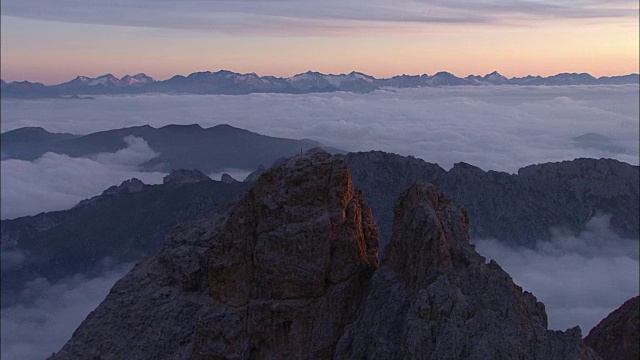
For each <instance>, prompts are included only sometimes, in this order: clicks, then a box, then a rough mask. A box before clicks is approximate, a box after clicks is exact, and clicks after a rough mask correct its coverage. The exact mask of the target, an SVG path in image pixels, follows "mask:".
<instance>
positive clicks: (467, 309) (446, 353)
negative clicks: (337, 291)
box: [336, 183, 598, 359]
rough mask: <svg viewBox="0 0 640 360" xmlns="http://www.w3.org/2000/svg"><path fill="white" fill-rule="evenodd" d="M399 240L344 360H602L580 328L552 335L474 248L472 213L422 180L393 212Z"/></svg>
mask: <svg viewBox="0 0 640 360" xmlns="http://www.w3.org/2000/svg"><path fill="white" fill-rule="evenodd" d="M394 213H395V219H394V226H393V238H392V240H391V243H390V246H389V248H388V251H387V254H386V257H385V260H384V261H383V263H382V265H381V267H380V268H379V269H378V270H377V271H376V273H375V275H374V276H373V278H372V280H371V284H370V286H369V291H368V293H367V295H366V298H365V300H364V302H363V304H362V305H361V307H360V309H359V313H358V317H357V318H356V320H355V321H354V322H353V323H352V324H351V325H349V327H347V329H346V331H345V335H344V336H343V337H342V339H341V340H340V343H339V346H338V348H337V350H336V358H340V359H363V358H368V359H597V358H598V357H597V356H596V355H595V354H594V353H593V352H592V351H590V349H588V348H586V346H585V345H584V344H583V343H582V342H581V332H580V329H579V328H578V327H576V328H574V329H570V330H568V331H567V332H560V331H550V330H547V316H546V313H545V310H544V305H543V304H542V303H540V302H538V301H537V300H536V298H535V297H534V296H533V295H532V294H531V293H528V292H526V291H525V292H523V291H522V288H520V287H519V286H517V285H516V284H514V283H513V280H512V279H511V277H510V276H509V275H508V274H507V273H506V272H505V271H504V270H502V268H500V266H499V265H498V264H497V263H495V262H494V261H491V262H489V263H488V264H486V263H485V258H484V257H482V256H480V255H479V254H478V253H477V252H475V250H474V248H473V246H472V245H471V244H470V242H469V228H468V227H469V221H468V217H467V214H466V212H465V211H464V210H463V209H462V208H460V207H458V206H457V205H455V204H453V203H452V202H451V200H450V199H449V198H448V197H446V196H444V195H443V194H441V193H439V192H438V191H437V190H436V189H435V187H434V186H433V185H430V184H426V183H419V184H416V185H414V186H412V187H410V188H409V189H408V190H407V191H405V192H404V193H403V194H402V195H401V197H400V199H399V200H398V202H397V204H396V206H395V209H394Z"/></svg>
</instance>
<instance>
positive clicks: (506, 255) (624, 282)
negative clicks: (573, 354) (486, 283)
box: [474, 216, 640, 336]
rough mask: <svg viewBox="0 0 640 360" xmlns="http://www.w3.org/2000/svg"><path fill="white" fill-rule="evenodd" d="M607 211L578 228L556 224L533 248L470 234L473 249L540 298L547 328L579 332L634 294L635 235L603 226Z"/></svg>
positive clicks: (637, 290)
mask: <svg viewBox="0 0 640 360" xmlns="http://www.w3.org/2000/svg"><path fill="white" fill-rule="evenodd" d="M608 224H609V217H607V216H598V217H594V218H592V219H591V220H590V221H589V223H588V224H587V227H586V229H585V230H584V231H582V232H581V233H580V234H571V233H568V232H565V231H561V230H556V231H555V232H554V236H553V238H552V239H551V240H550V241H546V242H539V243H538V244H537V246H536V248H535V249H527V248H511V247H509V246H507V245H504V244H503V243H500V242H498V241H495V240H475V241H474V243H475V244H476V250H477V251H478V252H479V253H480V254H482V255H484V256H486V257H488V258H490V259H493V260H495V261H497V262H498V264H500V266H502V268H503V269H504V270H505V271H506V272H508V273H509V275H511V276H512V277H513V279H514V281H515V282H516V283H517V284H518V285H520V286H522V287H523V288H524V289H525V290H527V291H529V292H532V293H533V294H534V295H535V296H536V297H537V298H538V300H539V301H542V302H543V303H544V304H545V306H546V309H547V314H548V316H549V328H551V329H556V330H565V329H567V328H570V327H573V326H575V325H580V328H581V329H582V334H583V336H586V335H587V333H588V332H589V331H590V330H591V328H593V327H594V326H595V325H596V324H597V323H598V322H599V321H600V320H602V319H603V318H604V317H605V316H607V315H608V314H609V313H610V312H611V311H613V310H614V309H616V308H617V307H618V306H620V305H622V303H623V302H625V301H626V300H628V299H629V298H631V297H633V296H637V295H638V294H640V285H639V284H640V274H639V272H638V269H639V268H640V262H639V261H638V258H639V256H638V252H639V250H640V249H639V248H638V241H637V239H636V240H632V239H623V238H620V237H619V236H617V235H616V234H614V233H613V232H612V231H611V230H610V229H609V226H608Z"/></svg>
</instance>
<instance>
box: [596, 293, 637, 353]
mask: <svg viewBox="0 0 640 360" xmlns="http://www.w3.org/2000/svg"><path fill="white" fill-rule="evenodd" d="M584 341H585V343H586V344H587V345H588V346H589V347H591V348H592V349H593V350H595V351H596V352H597V353H598V355H600V356H602V358H603V359H617V360H636V359H639V358H640V296H636V297H633V298H631V299H629V300H627V301H626V302H625V303H624V304H622V305H621V306H620V307H619V308H617V309H616V310H614V311H613V312H612V313H611V314H609V315H608V316H607V317H606V318H604V319H603V320H602V321H601V322H600V323H599V324H598V325H596V326H595V327H594V328H593V329H591V331H590V332H589V335H588V336H587V337H586V338H585V339H584Z"/></svg>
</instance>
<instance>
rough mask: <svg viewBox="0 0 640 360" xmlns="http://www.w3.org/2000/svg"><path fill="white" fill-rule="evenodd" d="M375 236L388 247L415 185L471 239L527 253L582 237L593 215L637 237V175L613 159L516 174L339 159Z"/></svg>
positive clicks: (374, 154)
mask: <svg viewBox="0 0 640 360" xmlns="http://www.w3.org/2000/svg"><path fill="white" fill-rule="evenodd" d="M345 159H346V160H347V161H348V162H349V166H350V167H351V170H352V174H353V182H354V184H356V186H357V187H359V188H360V189H362V191H363V192H364V194H365V196H366V197H367V201H368V202H369V204H370V206H371V209H372V211H373V214H374V217H375V218H376V223H377V224H378V226H379V228H380V234H381V238H380V242H381V243H382V249H384V246H386V244H387V243H388V242H389V240H390V239H391V225H392V220H393V202H394V201H395V199H396V198H397V197H398V195H400V193H401V192H402V191H403V190H404V189H406V188H407V187H408V186H410V185H411V184H412V183H413V182H415V181H426V182H429V183H432V184H434V185H436V186H437V187H438V189H439V190H440V191H442V192H443V193H445V194H447V195H448V196H450V197H451V198H452V199H453V200H454V201H455V202H456V203H458V204H460V205H461V206H463V207H464V208H465V209H467V210H468V212H469V216H470V218H471V236H472V237H473V238H495V239H498V240H500V241H502V242H504V243H508V244H511V245H517V246H527V247H532V246H534V245H535V242H536V241H539V240H548V239H550V238H551V236H552V232H551V231H550V230H551V229H552V228H559V227H561V228H566V229H568V230H570V231H572V232H575V233H577V232H579V231H582V230H584V227H585V224H586V223H587V222H588V220H589V219H591V218H592V217H593V216H594V215H598V214H608V215H611V220H610V222H611V224H610V225H611V229H612V230H613V232H615V233H617V234H618V235H620V236H621V237H625V238H630V239H638V237H639V236H640V218H638V210H639V209H640V168H639V167H638V166H633V165H629V164H625V163H623V162H620V161H617V160H613V159H575V160H572V161H563V162H558V163H545V164H538V165H531V166H527V167H524V168H522V169H520V170H519V171H518V173H517V174H508V173H505V172H498V171H483V170H482V169H480V168H478V167H475V166H472V165H469V164H466V163H457V164H455V165H454V166H453V168H452V169H451V170H449V171H446V170H444V169H443V168H441V167H440V166H438V165H437V164H432V163H427V162H425V161H423V160H421V159H417V158H414V157H411V156H400V155H396V154H390V153H385V152H381V151H370V152H358V153H349V154H347V155H345Z"/></svg>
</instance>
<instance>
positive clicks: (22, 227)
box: [1, 172, 248, 302]
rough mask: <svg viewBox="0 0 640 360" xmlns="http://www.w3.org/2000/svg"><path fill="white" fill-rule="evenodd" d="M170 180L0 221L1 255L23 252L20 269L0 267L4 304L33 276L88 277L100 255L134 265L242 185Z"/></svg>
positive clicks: (129, 184) (135, 183) (126, 186)
mask: <svg viewBox="0 0 640 360" xmlns="http://www.w3.org/2000/svg"><path fill="white" fill-rule="evenodd" d="M175 173H177V172H174V173H173V174H175ZM200 175H201V174H200ZM201 176H203V177H204V175H201ZM205 178H206V177H205ZM172 179H174V177H173V176H167V177H166V178H165V184H162V185H145V184H143V183H142V182H140V181H139V180H137V179H132V180H127V181H125V182H124V183H122V184H121V185H120V186H117V187H116V186H113V187H111V188H109V189H107V190H105V191H104V192H103V194H102V195H100V196H97V197H94V198H91V199H87V200H84V201H82V202H81V203H80V204H78V205H77V206H75V207H74V208H72V209H70V210H65V211H54V212H49V213H42V214H39V215H36V216H27V217H22V218H18V219H14V220H3V221H2V227H1V231H2V246H3V251H8V250H11V251H18V252H20V253H21V254H23V255H24V261H23V262H22V263H21V264H19V266H17V267H14V268H9V269H6V268H3V269H2V295H3V302H10V301H11V299H12V294H13V292H14V291H19V290H20V289H21V286H22V285H23V283H24V282H25V281H28V280H32V279H34V278H36V277H40V276H45V277H46V278H47V279H48V280H49V281H56V280H57V279H60V278H63V277H68V276H72V275H73V274H76V273H80V274H83V275H87V276H91V275H95V272H96V271H98V270H99V269H100V263H101V261H102V260H104V259H105V258H108V259H110V261H113V262H116V263H118V262H127V261H138V260H139V259H141V258H142V257H143V256H144V255H147V254H150V253H153V252H155V251H157V250H158V249H159V248H160V247H161V246H162V243H163V241H164V238H165V236H166V234H167V233H168V232H169V230H170V229H171V228H173V227H174V226H176V225H177V224H178V223H182V222H185V221H188V220H193V219H196V218H199V217H201V216H202V215H204V214H206V213H207V212H210V211H212V210H214V209H215V208H216V207H217V206H219V205H220V204H222V203H225V202H227V201H230V200H231V199H233V198H235V197H237V196H239V195H241V194H244V193H245V192H246V190H247V188H248V186H247V185H246V184H244V183H239V182H237V183H222V182H219V181H214V180H211V179H209V178H206V180H202V179H200V180H201V181H196V182H190V183H185V182H186V180H183V181H182V182H183V183H180V182H176V181H172Z"/></svg>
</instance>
